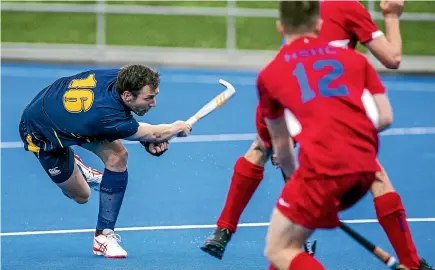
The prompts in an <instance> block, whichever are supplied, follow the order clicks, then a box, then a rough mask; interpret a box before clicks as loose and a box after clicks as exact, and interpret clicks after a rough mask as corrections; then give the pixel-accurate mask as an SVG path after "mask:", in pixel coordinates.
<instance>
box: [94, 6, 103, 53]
mask: <svg viewBox="0 0 435 270" xmlns="http://www.w3.org/2000/svg"><path fill="white" fill-rule="evenodd" d="M95 16H96V21H97V22H96V23H97V25H96V37H95V38H96V43H97V49H98V51H99V52H103V51H104V47H106V1H105V0H98V1H97V9H96V14H95Z"/></svg>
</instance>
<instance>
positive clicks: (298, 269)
mask: <svg viewBox="0 0 435 270" xmlns="http://www.w3.org/2000/svg"><path fill="white" fill-rule="evenodd" d="M308 269H309V270H325V267H323V265H322V264H320V262H319V261H318V260H316V259H315V258H314V257H313V256H311V255H308V253H306V252H301V253H299V254H298V255H297V256H296V257H294V258H293V260H292V261H291V262H290V265H289V267H288V270H308Z"/></svg>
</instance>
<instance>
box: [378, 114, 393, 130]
mask: <svg viewBox="0 0 435 270" xmlns="http://www.w3.org/2000/svg"><path fill="white" fill-rule="evenodd" d="M392 124H393V114H392V113H387V114H384V115H382V116H380V117H379V129H380V130H384V129H386V128H388V127H390V126H391V125H392Z"/></svg>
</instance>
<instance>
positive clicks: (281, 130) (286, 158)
mask: <svg viewBox="0 0 435 270" xmlns="http://www.w3.org/2000/svg"><path fill="white" fill-rule="evenodd" d="M265 121H266V124H267V127H268V129H269V131H270V136H271V138H272V146H273V150H274V153H275V154H276V156H277V160H278V162H279V164H280V167H281V168H282V170H283V171H284V173H285V175H287V176H291V175H292V174H293V172H294V171H295V169H296V161H295V154H294V151H293V148H294V145H293V140H289V138H290V134H289V131H288V128H287V124H286V121H285V118H284V116H281V117H278V118H276V119H269V118H265Z"/></svg>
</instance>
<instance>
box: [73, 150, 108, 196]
mask: <svg viewBox="0 0 435 270" xmlns="http://www.w3.org/2000/svg"><path fill="white" fill-rule="evenodd" d="M74 159H75V162H76V165H77V167H78V169H79V170H80V172H81V173H82V175H83V177H84V178H85V179H86V182H88V185H89V187H90V188H92V189H93V190H96V191H100V184H101V180H102V179H103V172H101V171H99V170H97V169H93V168H91V167H88V166H86V164H85V163H84V162H83V160H82V159H81V158H80V157H79V156H78V155H74Z"/></svg>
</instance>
